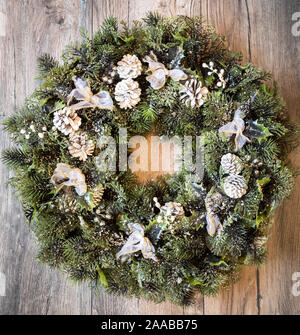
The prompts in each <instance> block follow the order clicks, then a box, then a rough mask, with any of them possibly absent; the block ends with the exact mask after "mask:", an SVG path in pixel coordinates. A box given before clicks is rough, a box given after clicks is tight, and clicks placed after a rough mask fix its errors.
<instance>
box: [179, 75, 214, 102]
mask: <svg viewBox="0 0 300 335" xmlns="http://www.w3.org/2000/svg"><path fill="white" fill-rule="evenodd" d="M179 93H180V94H181V97H180V100H181V102H183V103H185V104H186V105H187V106H191V107H192V108H194V107H200V106H202V105H203V104H204V100H205V99H206V97H207V94H208V89H207V87H205V86H204V87H202V83H201V81H198V80H196V79H191V80H187V81H186V82H185V85H184V88H183V89H182V90H181V91H180V92H179Z"/></svg>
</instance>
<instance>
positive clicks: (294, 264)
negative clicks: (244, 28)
mask: <svg viewBox="0 0 300 335" xmlns="http://www.w3.org/2000/svg"><path fill="white" fill-rule="evenodd" d="M248 4H249V13H250V15H249V17H250V25H251V46H253V47H252V50H253V51H252V60H253V62H254V63H255V64H256V65H259V66H261V67H262V68H264V69H266V70H269V71H272V72H273V74H274V77H275V80H276V81H277V82H278V85H279V88H280V92H281V94H282V96H283V98H284V99H285V101H286V102H287V107H288V111H289V115H290V116H291V118H292V119H293V120H294V121H296V122H299V121H300V114H299V105H300V97H299V90H300V77H299V60H300V56H299V55H300V37H296V36H293V34H292V25H293V24H294V23H295V22H293V21H292V15H293V13H295V12H299V11H300V1H299V0H295V1H293V0H289V1H284V2H283V1H279V0H274V1H267V0H263V1H260V2H259V7H258V6H257V1H255V0H251V1H248ZM291 159H292V161H293V162H294V164H296V165H299V163H300V150H299V149H297V150H296V152H294V153H293V154H292V155H291ZM299 203H300V184H299V178H298V180H297V183H296V187H295V189H294V192H293V193H292V195H291V197H290V198H289V199H288V200H285V201H284V203H283V204H282V206H281V207H280V208H279V209H278V211H277V214H276V216H275V218H274V224H273V227H272V229H271V231H270V233H271V238H270V240H269V242H268V251H269V255H268V262H267V264H266V265H265V266H263V267H262V268H261V270H260V273H259V274H260V278H259V279H260V280H259V281H260V285H259V293H260V295H261V301H260V313H261V314H299V313H300V297H299V296H293V294H292V285H293V284H295V283H296V282H295V281H294V282H293V280H292V275H293V273H295V272H300V225H299V222H300V213H299V210H298V208H299ZM298 280H299V278H298Z"/></svg>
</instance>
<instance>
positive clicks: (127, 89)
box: [115, 79, 141, 109]
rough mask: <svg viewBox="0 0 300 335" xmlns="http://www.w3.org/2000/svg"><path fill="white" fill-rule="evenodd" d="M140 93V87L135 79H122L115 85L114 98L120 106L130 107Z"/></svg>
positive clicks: (138, 99)
mask: <svg viewBox="0 0 300 335" xmlns="http://www.w3.org/2000/svg"><path fill="white" fill-rule="evenodd" d="M140 95H141V89H140V88H139V83H138V82H137V81H134V80H132V79H124V80H122V81H120V82H119V83H118V84H117V85H116V88H115V98H116V100H117V101H118V103H119V106H120V107H121V108H124V109H127V108H129V109H131V108H132V107H133V106H135V105H136V104H137V103H138V102H139V101H140Z"/></svg>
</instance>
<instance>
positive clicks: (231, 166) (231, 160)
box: [221, 153, 244, 174]
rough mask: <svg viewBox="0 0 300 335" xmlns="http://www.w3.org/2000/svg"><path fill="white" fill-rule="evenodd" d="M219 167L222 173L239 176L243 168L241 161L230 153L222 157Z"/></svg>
mask: <svg viewBox="0 0 300 335" xmlns="http://www.w3.org/2000/svg"><path fill="white" fill-rule="evenodd" d="M221 166H222V168H223V170H224V172H225V173H228V174H239V173H240V172H241V171H242V170H243V167H244V166H243V162H242V160H241V159H240V158H239V157H238V156H236V155H234V154H231V153H229V154H226V155H224V156H222V158H221Z"/></svg>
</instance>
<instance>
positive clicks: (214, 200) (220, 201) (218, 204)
mask: <svg viewBox="0 0 300 335" xmlns="http://www.w3.org/2000/svg"><path fill="white" fill-rule="evenodd" d="M226 204H227V201H226V199H225V198H224V197H223V195H222V194H221V193H219V192H214V193H212V194H208V195H207V196H206V198H205V207H206V210H207V211H208V212H209V213H214V214H217V213H218V212H219V211H221V210H223V209H224V208H225V207H226Z"/></svg>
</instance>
